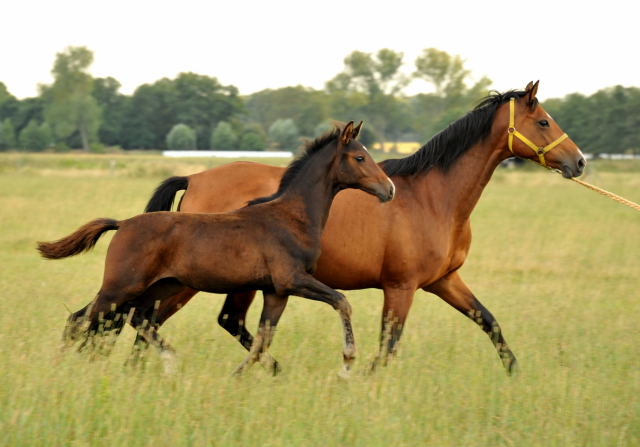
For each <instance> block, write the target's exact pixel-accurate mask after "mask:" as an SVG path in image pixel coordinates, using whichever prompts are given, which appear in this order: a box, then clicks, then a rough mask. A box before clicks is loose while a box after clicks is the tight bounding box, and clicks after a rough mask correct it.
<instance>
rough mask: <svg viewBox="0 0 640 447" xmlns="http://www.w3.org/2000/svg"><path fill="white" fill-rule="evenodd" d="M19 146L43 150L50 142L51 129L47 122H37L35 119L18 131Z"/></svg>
mask: <svg viewBox="0 0 640 447" xmlns="http://www.w3.org/2000/svg"><path fill="white" fill-rule="evenodd" d="M19 139H20V147H21V148H22V149H25V150H29V151H43V150H45V149H46V148H48V147H49V146H50V145H51V143H52V141H51V140H52V134H51V129H50V128H49V125H48V124H47V123H42V124H38V123H37V122H36V121H35V120H32V121H29V124H28V125H27V126H26V127H25V128H24V129H22V132H20V137H19Z"/></svg>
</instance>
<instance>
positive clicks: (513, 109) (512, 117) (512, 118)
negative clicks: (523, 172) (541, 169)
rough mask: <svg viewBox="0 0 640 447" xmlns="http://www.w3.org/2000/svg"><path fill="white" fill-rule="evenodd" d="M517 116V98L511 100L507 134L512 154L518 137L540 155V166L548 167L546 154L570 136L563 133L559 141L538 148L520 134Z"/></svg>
mask: <svg viewBox="0 0 640 447" xmlns="http://www.w3.org/2000/svg"><path fill="white" fill-rule="evenodd" d="M515 115H516V100H515V98H511V100H510V101H509V127H508V128H507V132H508V133H509V150H510V151H511V153H512V154H514V155H515V152H513V137H514V136H516V137H518V139H519V140H520V141H522V142H523V143H524V144H526V145H527V146H529V147H530V148H531V149H533V151H534V152H535V153H536V154H538V158H539V159H540V164H541V165H542V166H547V162H546V161H545V159H544V154H546V153H547V152H549V151H550V150H551V149H553V148H554V147H556V146H557V145H559V144H560V143H562V142H563V141H564V140H566V139H567V138H569V135H567V134H566V133H563V134H562V135H560V137H559V138H558V139H556V140H555V141H552V142H551V143H549V144H547V145H546V146H536V145H535V144H533V143H532V142H531V140H529V139H528V138H527V137H525V136H524V135H522V134H521V133H520V132H518V131H517V130H516V127H515Z"/></svg>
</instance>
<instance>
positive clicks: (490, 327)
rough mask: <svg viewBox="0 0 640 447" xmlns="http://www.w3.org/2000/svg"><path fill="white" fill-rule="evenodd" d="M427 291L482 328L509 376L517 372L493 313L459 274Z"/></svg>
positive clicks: (512, 356)
mask: <svg viewBox="0 0 640 447" xmlns="http://www.w3.org/2000/svg"><path fill="white" fill-rule="evenodd" d="M425 290H426V291H427V292H432V293H435V294H436V295H438V296H439V297H440V298H442V299H443V300H444V301H446V302H447V303H448V304H450V305H451V306H453V307H454V308H456V309H458V310H459V311H460V312H462V313H463V314H465V315H466V316H467V317H469V318H470V319H471V320H473V321H474V322H475V323H476V324H477V325H478V326H480V327H481V328H482V330H483V331H484V332H485V333H486V334H487V335H488V336H489V338H490V339H491V342H492V343H493V346H494V347H495V348H496V351H497V352H498V355H499V356H500V360H502V364H503V365H504V367H505V369H506V371H507V374H512V373H514V372H515V370H516V366H517V361H516V357H515V355H513V352H511V349H509V346H508V345H507V342H506V340H505V339H504V337H503V335H502V329H501V328H500V325H499V324H498V321H497V320H496V319H495V318H494V316H493V315H492V314H491V312H489V310H488V309H487V308H486V307H484V306H483V305H482V303H480V301H478V299H477V298H476V297H475V296H474V295H473V293H472V292H471V290H469V288H468V287H467V286H466V284H465V283H464V282H463V281H462V278H460V275H458V273H457V272H453V273H451V274H449V275H447V276H445V277H444V278H442V279H440V280H438V281H437V282H436V283H434V284H432V285H430V286H429V287H426V288H425Z"/></svg>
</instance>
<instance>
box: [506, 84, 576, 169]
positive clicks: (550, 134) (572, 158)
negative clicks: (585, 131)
mask: <svg viewBox="0 0 640 447" xmlns="http://www.w3.org/2000/svg"><path fill="white" fill-rule="evenodd" d="M537 92H538V82H537V81H536V83H535V84H534V83H533V82H530V83H529V84H528V85H527V87H526V88H525V91H524V94H523V95H522V96H520V97H518V98H514V97H512V98H511V99H510V101H509V102H507V103H506V104H504V105H503V106H502V107H503V111H502V118H500V120H501V121H503V122H504V124H507V122H508V127H507V147H508V149H509V150H510V151H511V153H513V155H516V156H518V157H521V158H528V159H531V160H534V161H536V162H538V163H540V164H541V165H543V166H547V167H550V168H552V169H557V170H559V171H561V172H562V175H563V176H564V177H566V178H571V177H577V176H579V175H580V174H582V171H583V169H584V167H585V165H586V161H585V159H584V157H583V155H582V152H581V151H580V149H579V148H578V146H577V145H576V144H575V143H574V142H573V141H572V140H571V138H569V137H568V136H567V134H566V133H564V131H563V130H562V129H560V127H559V126H558V124H557V123H556V122H555V121H554V119H553V118H551V115H549V114H548V113H547V112H546V111H545V110H544V109H543V108H542V106H541V105H540V103H539V102H538V99H537V98H536V93H537Z"/></svg>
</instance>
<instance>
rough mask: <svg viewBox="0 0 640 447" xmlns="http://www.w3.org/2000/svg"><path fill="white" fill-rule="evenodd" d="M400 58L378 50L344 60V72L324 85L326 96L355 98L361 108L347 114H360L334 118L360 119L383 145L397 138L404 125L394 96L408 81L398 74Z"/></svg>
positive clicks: (384, 50)
mask: <svg viewBox="0 0 640 447" xmlns="http://www.w3.org/2000/svg"><path fill="white" fill-rule="evenodd" d="M402 58H403V55H402V53H398V52H395V51H393V50H390V49H387V48H383V49H381V50H379V51H378V52H377V53H376V54H375V55H373V54H370V53H364V52H362V51H354V52H352V53H351V54H349V55H348V56H347V57H346V58H345V59H344V64H345V68H344V71H343V72H342V73H339V74H338V75H336V76H335V77H334V78H333V79H331V80H330V81H329V82H327V84H326V89H327V91H328V92H329V93H330V94H332V95H336V96H338V97H341V99H342V100H345V99H347V100H348V99H350V98H356V99H359V102H360V104H361V107H359V110H356V111H353V110H351V111H350V112H352V113H353V112H360V113H353V115H358V116H357V117H354V116H353V115H352V116H350V117H346V116H338V118H340V119H343V120H351V119H361V117H362V115H364V117H365V118H366V119H367V120H368V121H370V122H371V124H373V128H374V129H376V131H377V133H378V138H377V140H378V141H380V142H381V143H383V144H384V142H385V141H386V140H387V139H388V137H391V138H394V137H395V136H397V134H399V133H400V132H401V129H402V127H403V125H404V118H405V117H404V116H403V114H402V110H401V109H402V104H400V103H399V101H398V99H397V96H398V95H400V93H401V92H402V90H403V88H404V87H405V86H406V85H407V84H408V82H409V79H408V78H407V77H406V76H405V75H403V74H402V73H401V72H400V67H401V66H402ZM361 95H363V96H361ZM365 98H366V100H364V99H365ZM363 100H364V101H363ZM334 103H335V102H334Z"/></svg>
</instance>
